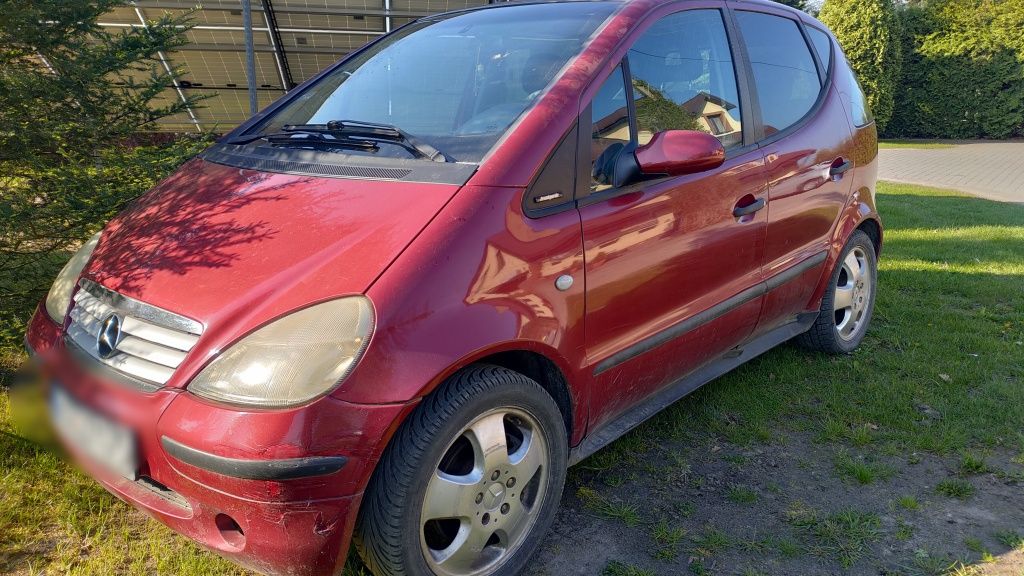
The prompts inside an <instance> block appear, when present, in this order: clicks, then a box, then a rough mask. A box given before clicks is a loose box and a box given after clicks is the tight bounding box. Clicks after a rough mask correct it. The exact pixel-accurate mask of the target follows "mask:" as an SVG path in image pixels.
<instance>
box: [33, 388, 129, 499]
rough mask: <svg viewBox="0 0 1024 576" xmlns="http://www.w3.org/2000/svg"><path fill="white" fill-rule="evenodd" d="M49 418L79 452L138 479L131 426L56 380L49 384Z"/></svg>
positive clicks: (113, 469)
mask: <svg viewBox="0 0 1024 576" xmlns="http://www.w3.org/2000/svg"><path fill="white" fill-rule="evenodd" d="M50 419H51V421H52V422H53V427H54V428H55V429H56V430H57V433H58V434H59V435H60V436H61V438H63V439H64V441H65V442H67V443H68V444H70V445H71V446H73V447H74V448H75V450H76V451H77V452H81V453H82V454H83V455H85V456H86V457H87V458H89V459H90V460H93V461H94V462H97V463H99V464H100V465H101V466H103V467H105V468H108V469H110V470H112V471H114V472H116V473H118V474H120V475H121V476H124V477H126V478H130V479H132V480H135V479H136V476H137V472H138V461H137V460H138V459H137V455H136V448H135V435H134V434H132V432H131V430H129V429H128V428H126V427H124V426H122V425H120V424H118V423H116V422H114V421H113V420H111V419H109V418H107V417H106V416H103V415H102V414H99V413H97V412H95V411H93V410H92V409H90V408H88V407H87V406H85V405H83V404H82V403H80V402H79V401H77V400H75V399H74V398H72V397H71V395H70V394H68V393H67V392H66V391H65V390H64V389H63V388H61V387H60V386H58V385H56V384H54V385H53V386H50Z"/></svg>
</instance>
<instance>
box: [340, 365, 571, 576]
mask: <svg viewBox="0 0 1024 576" xmlns="http://www.w3.org/2000/svg"><path fill="white" fill-rule="evenodd" d="M567 461H568V442H567V438H566V430H565V423H564V420H563V418H562V415H561V412H560V411H559V410H558V406H557V405H556V404H555V402H554V400H552V398H551V396H549V395H548V394H547V392H546V391H545V390H544V389H543V388H542V387H541V386H540V385H539V384H537V383H536V382H534V381H533V380H531V379H529V378H527V377H526V376H523V375H522V374H519V373H517V372H514V371H511V370H508V369H505V368H501V367H497V366H486V365H481V366H472V367H470V368H467V369H466V370H463V371H462V372H460V373H458V374H457V375H455V376H454V377H453V378H452V379H451V380H449V381H447V382H445V383H444V384H443V385H442V386H441V387H440V388H438V390H436V391H435V392H433V393H432V394H430V395H429V396H427V397H426V398H425V399H424V400H423V402H422V403H421V404H420V406H418V407H417V408H416V409H415V410H414V411H413V413H412V414H411V415H410V416H409V418H408V419H407V420H406V422H404V423H403V424H402V426H401V428H400V429H399V430H398V432H396V434H395V437H394V438H393V439H392V441H391V443H390V444H389V446H388V448H387V450H385V452H384V455H383V456H382V458H381V461H380V463H379V464H378V467H377V470H376V472H375V473H374V476H373V478H372V479H371V480H370V484H369V486H368V487H367V490H366V496H365V498H364V500H363V504H362V507H361V511H360V516H359V523H358V526H357V530H356V537H355V542H356V546H357V548H358V550H359V552H360V555H361V556H362V557H363V560H364V562H365V563H366V564H367V566H368V567H369V568H370V570H371V571H373V573H374V574H376V575H377V576H406V575H416V576H419V575H421V574H422V575H428V574H436V575H443V576H484V575H487V576H490V575H493V574H516V573H518V572H519V571H520V570H522V568H523V567H524V566H525V564H526V562H527V561H528V560H529V558H530V557H531V555H532V554H533V552H534V551H535V550H536V548H537V546H538V545H539V544H540V542H541V539H542V538H543V536H544V534H545V533H546V532H547V530H548V528H549V527H550V525H551V522H552V521H553V520H554V515H555V511H556V509H557V507H558V502H559V499H560V498H561V493H562V487H563V485H564V483H565V472H566V467H567Z"/></svg>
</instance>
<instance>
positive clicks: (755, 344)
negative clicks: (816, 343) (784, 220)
mask: <svg viewBox="0 0 1024 576" xmlns="http://www.w3.org/2000/svg"><path fill="white" fill-rule="evenodd" d="M817 316H818V313H817V312H807V313H804V314H800V315H798V316H797V317H796V318H795V319H794V320H792V321H791V322H788V323H786V324H783V325H782V326H779V327H778V328H775V329H773V330H771V331H769V332H766V333H764V334H762V335H760V336H758V337H756V338H754V339H753V340H750V341H749V342H747V343H745V344H741V345H740V346H737V347H735V348H733V349H731V350H728V351H727V352H725V353H724V354H722V355H721V356H719V357H718V358H716V359H715V360H713V361H711V362H710V363H708V364H705V365H704V366H703V367H701V368H699V369H697V370H696V371H694V372H691V373H690V374H689V375H688V376H685V377H683V378H681V379H680V380H677V381H676V382H674V383H672V384H670V385H668V386H666V387H665V388H663V389H662V390H661V391H659V392H657V393H656V394H654V395H653V396H651V397H650V398H648V399H646V400H644V401H642V402H640V403H639V404H637V405H636V406H634V407H633V408H631V409H629V410H627V411H626V412H624V413H623V414H622V415H621V416H618V417H616V418H615V419H614V420H611V421H609V422H607V423H605V424H603V425H602V426H601V427H600V428H598V429H597V430H596V431H594V432H591V433H590V434H588V435H587V437H586V438H584V439H583V441H582V442H580V443H579V444H578V445H577V446H576V447H575V448H573V449H572V450H571V451H570V452H569V465H570V466H572V465H573V464H576V463H578V462H580V461H581V460H583V459H584V458H586V457H587V456H590V455H591V454H593V453H595V452H597V451H598V450H600V449H601V448H604V447H605V446H607V445H608V444H611V443H612V442H614V441H615V440H617V439H619V438H620V437H622V436H623V435H624V434H626V433H627V432H629V431H630V430H632V429H633V428H636V427H637V426H639V425H640V424H642V423H643V422H644V421H645V420H647V419H648V418H650V417H651V416H654V415H655V414H657V413H658V412H661V411H662V410H664V409H665V408H666V407H668V406H669V405H670V404H673V403H674V402H676V401H678V400H680V399H682V398H683V397H684V396H686V395H688V394H690V393H691V392H693V391H694V390H696V389H698V388H700V387H701V386H703V385H704V384H707V383H708V382H710V381H712V380H714V379H715V378H718V377H719V376H721V375H723V374H725V373H726V372H729V371H730V370H732V369H733V368H736V367H737V366H739V365H741V364H744V363H745V362H747V361H749V360H753V359H754V358H756V357H758V356H760V355H761V354H764V353H765V352H767V351H768V350H771V349H772V348H774V347H776V346H778V345H779V344H782V343H783V342H785V341H787V340H789V339H790V338H793V337H794V336H797V335H799V334H803V333H804V332H806V331H807V330H808V329H809V328H810V327H811V325H812V324H814V320H815V318H817Z"/></svg>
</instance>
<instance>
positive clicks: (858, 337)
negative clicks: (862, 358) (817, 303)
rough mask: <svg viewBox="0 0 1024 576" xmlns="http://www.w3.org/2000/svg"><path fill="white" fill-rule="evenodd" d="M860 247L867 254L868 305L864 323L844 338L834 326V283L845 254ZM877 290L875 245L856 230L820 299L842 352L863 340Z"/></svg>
mask: <svg viewBox="0 0 1024 576" xmlns="http://www.w3.org/2000/svg"><path fill="white" fill-rule="evenodd" d="M856 247H860V248H862V249H863V250H864V253H865V254H866V255H867V268H868V275H869V276H870V278H871V289H870V290H869V292H868V307H867V310H866V311H865V312H864V314H865V317H864V323H863V324H862V325H861V327H860V328H859V329H858V330H857V332H856V333H854V336H853V338H850V339H849V340H847V339H844V338H843V337H842V336H840V335H839V330H838V329H837V328H836V320H835V312H834V311H833V307H834V303H835V295H836V285H837V284H838V282H839V275H840V274H841V273H842V270H843V261H844V260H846V257H847V255H849V254H850V252H852V251H853V249H854V248H856ZM877 290H878V257H877V255H876V254H875V245H874V244H873V243H872V242H871V238H869V237H868V235H867V234H865V233H864V232H862V231H860V230H857V231H856V232H855V233H854V234H853V235H852V236H851V237H850V239H849V240H848V241H847V242H846V245H845V246H844V247H843V251H842V252H841V253H840V254H839V259H838V260H836V264H835V266H834V269H833V270H832V279H831V281H830V282H829V283H828V292H827V293H826V294H825V298H824V300H823V301H822V307H821V310H822V313H824V314H829V318H830V322H831V326H832V337H833V339H834V341H835V344H836V347H837V348H839V350H841V351H842V352H844V353H846V354H850V353H851V352H853V351H854V350H856V349H857V347H858V346H860V343H861V341H863V340H864V336H865V335H866V334H867V332H868V328H869V327H870V326H871V319H872V317H873V316H874V312H875V292H876V291H877Z"/></svg>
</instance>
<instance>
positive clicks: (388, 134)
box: [281, 120, 450, 162]
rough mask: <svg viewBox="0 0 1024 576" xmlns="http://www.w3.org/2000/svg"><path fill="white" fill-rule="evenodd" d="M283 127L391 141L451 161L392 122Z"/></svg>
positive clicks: (421, 154)
mask: <svg viewBox="0 0 1024 576" xmlns="http://www.w3.org/2000/svg"><path fill="white" fill-rule="evenodd" d="M281 129H282V130H284V131H285V132H296V133H305V134H330V135H342V136H354V137H357V138H367V139H371V140H380V141H385V142H391V143H394V144H397V145H399V146H401V147H402V148H405V149H406V150H408V151H409V152H411V153H413V154H414V155H416V156H418V157H420V158H426V159H427V160H432V161H434V162H449V161H450V160H449V158H448V156H446V155H445V154H444V153H443V152H441V151H440V150H438V149H437V148H434V147H433V146H431V145H430V144H427V143H426V142H423V141H422V140H420V139H419V138H417V137H415V136H413V135H412V134H409V133H408V132H406V131H404V130H402V129H401V128H399V127H397V126H393V125H391V124H380V123H377V122H362V121H359V120H331V121H330V122H327V123H326V124H286V125H285V126H283V127H282V128H281Z"/></svg>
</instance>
